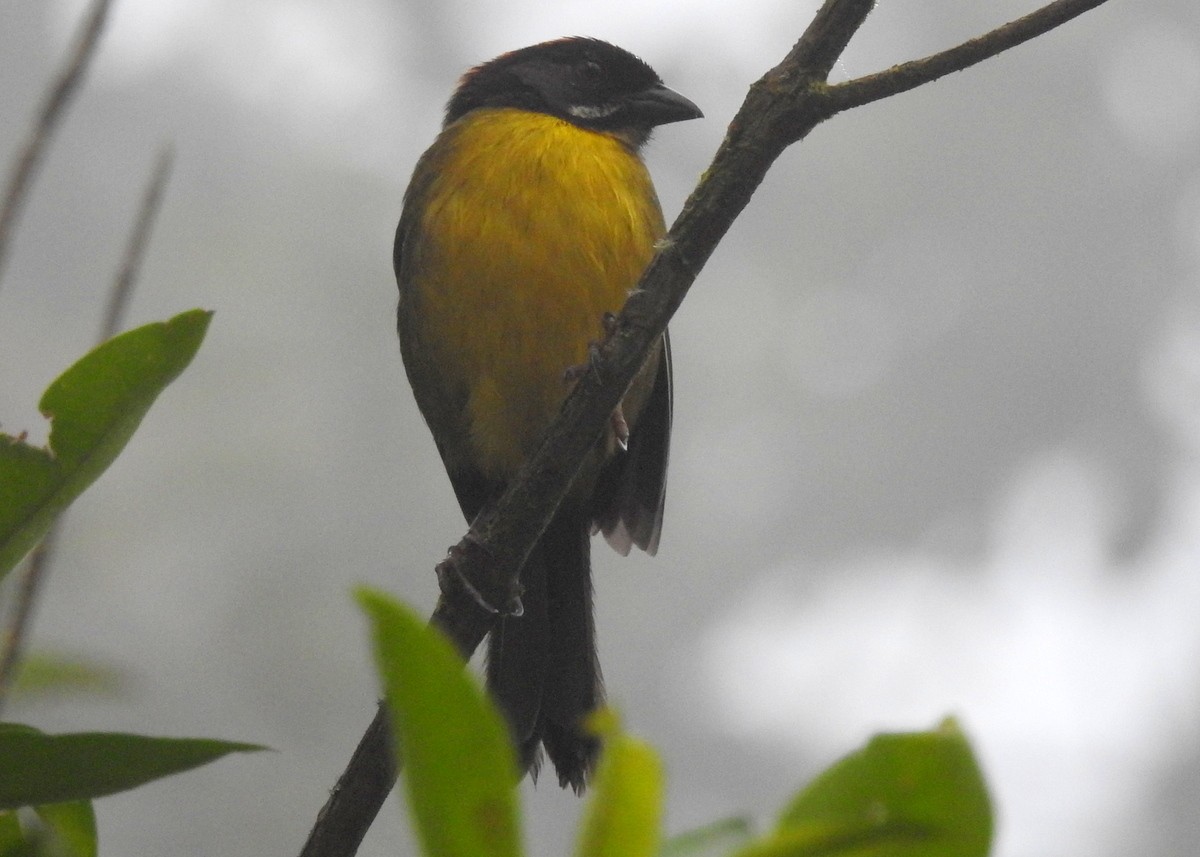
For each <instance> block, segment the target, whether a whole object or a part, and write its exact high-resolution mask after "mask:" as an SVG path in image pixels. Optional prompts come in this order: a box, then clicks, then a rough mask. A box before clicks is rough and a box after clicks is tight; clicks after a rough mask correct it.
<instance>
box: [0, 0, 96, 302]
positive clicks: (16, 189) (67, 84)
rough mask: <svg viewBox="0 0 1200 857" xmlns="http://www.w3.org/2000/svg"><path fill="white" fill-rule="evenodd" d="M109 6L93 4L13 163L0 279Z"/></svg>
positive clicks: (1, 226)
mask: <svg viewBox="0 0 1200 857" xmlns="http://www.w3.org/2000/svg"><path fill="white" fill-rule="evenodd" d="M111 5H112V0H94V2H93V3H92V7H91V9H90V10H89V11H88V15H87V18H86V19H85V20H84V22H83V25H82V26H81V27H80V30H79V35H78V37H77V38H76V40H75V48H74V50H72V51H71V55H70V57H69V58H68V60H67V64H66V65H65V66H64V67H63V69H62V71H60V72H59V75H58V78H57V80H55V82H54V84H53V86H51V88H50V89H49V90H48V91H47V93H46V100H45V101H43V102H42V107H41V110H39V111H38V116H37V121H36V122H35V123H34V126H33V128H31V129H30V131H29V136H28V137H27V138H26V140H25V144H24V145H23V146H22V147H21V151H20V154H19V155H18V156H17V160H16V163H15V164H14V165H13V171H12V174H11V175H10V176H9V178H8V187H7V190H6V191H5V194H4V203H3V205H0V279H2V278H3V276H4V266H5V263H6V262H7V261H8V252H7V251H8V242H9V239H10V237H11V235H12V231H13V228H14V225H15V223H16V220H17V216H18V215H19V214H20V212H21V208H22V206H23V205H24V203H25V198H26V197H27V196H28V192H29V186H30V183H31V181H32V180H33V175H34V172H35V171H36V170H37V166H38V164H39V163H40V162H41V160H42V157H43V155H45V153H46V149H47V148H49V145H50V137H51V135H52V134H53V133H54V129H55V127H56V126H57V125H58V120H59V119H60V118H62V115H63V112H64V110H65V109H66V106H67V103H68V102H69V101H70V100H71V96H72V95H74V94H75V91H76V90H77V89H78V87H79V83H80V81H81V80H82V79H83V73H84V71H85V70H86V69H87V66H88V64H89V63H90V62H91V59H92V57H93V56H94V55H95V53H96V45H97V43H98V42H99V41H100V33H101V32H102V31H103V30H104V22H105V19H106V18H107V17H108V9H109V7H110V6H111Z"/></svg>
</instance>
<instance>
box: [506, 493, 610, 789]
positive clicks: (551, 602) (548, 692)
mask: <svg viewBox="0 0 1200 857" xmlns="http://www.w3.org/2000/svg"><path fill="white" fill-rule="evenodd" d="M590 532H591V521H590V520H589V517H588V516H587V515H586V514H585V513H584V512H583V511H582V510H581V509H578V508H575V507H574V506H572V505H571V504H570V502H569V501H566V502H564V504H563V506H562V507H560V508H559V511H558V514H557V515H555V517H554V519H553V520H552V521H551V522H550V525H549V526H548V527H547V528H546V532H545V533H543V534H542V538H541V541H539V542H538V544H537V547H535V548H534V550H533V553H532V554H530V557H529V560H528V561H527V562H526V564H525V568H524V570H523V571H522V572H521V580H522V583H523V584H524V586H525V595H524V597H523V603H524V605H525V612H524V614H523V615H522V616H520V617H519V618H518V617H507V618H504V619H501V620H500V621H499V622H498V623H497V625H496V628H495V629H494V630H493V631H492V633H491V636H490V638H489V640H488V656H487V682H488V689H489V690H490V691H491V693H492V696H493V698H494V699H495V700H496V701H497V703H498V704H499V706H500V708H501V710H503V711H504V713H505V715H506V716H507V717H508V721H509V726H510V728H511V729H512V732H513V738H514V741H515V743H516V747H517V752H518V762H519V763H520V765H521V767H522V770H526V769H529V770H532V772H533V775H534V776H535V777H536V776H537V771H538V766H539V764H540V755H541V754H540V751H539V746H538V745H539V744H541V745H544V746H545V748H546V754H547V755H548V756H549V757H550V761H551V762H553V763H554V768H555V770H556V771H557V772H558V781H559V783H560V785H562V786H563V787H564V788H565V787H566V786H568V785H570V786H571V788H573V789H574V790H575V792H576V793H579V792H581V791H582V790H583V788H584V785H585V784H586V782H587V778H588V775H589V774H590V773H591V770H592V767H593V765H594V764H595V761H596V756H597V754H598V753H599V750H600V742H599V740H598V739H596V738H595V737H594V736H592V735H590V734H588V733H586V732H585V731H584V730H583V723H582V721H583V718H584V717H586V716H587V714H588V713H590V712H591V711H592V710H593V709H595V708H596V707H597V706H598V705H601V704H602V703H603V701H604V688H603V685H602V683H601V680H600V662H599V660H598V659H597V657H596V630H595V623H594V620H593V617H592V576H591V562H590V556H589V552H590V549H591V546H590V541H591V539H590Z"/></svg>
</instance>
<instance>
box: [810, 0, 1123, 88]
mask: <svg viewBox="0 0 1200 857" xmlns="http://www.w3.org/2000/svg"><path fill="white" fill-rule="evenodd" d="M1105 2H1106V0H1055V2H1053V3H1051V4H1049V5H1048V6H1043V7H1042V8H1041V9H1038V10H1037V11H1035V12H1030V13H1029V14H1028V15H1026V16H1024V17H1023V18H1018V19H1017V20H1015V21H1010V22H1009V23H1007V24H1004V25H1003V26H1000V27H997V28H996V29H994V30H992V31H990V32H987V33H984V34H983V35H982V36H978V37H976V38H974V39H971V40H970V41H967V42H963V43H962V44H961V45H957V46H955V47H953V48H950V49H949V50H945V51H940V52H938V53H936V54H931V55H930V56H927V57H925V58H923V59H919V60H912V61H911V62H906V63H902V64H900V65H897V66H893V67H892V68H889V69H887V70H886V71H881V72H877V73H876V74H868V75H865V76H863V77H859V78H855V79H854V80H848V81H845V82H843V83H838V84H835V85H833V86H831V87H829V88H828V90H826V98H827V99H828V100H829V102H830V104H831V106H833V107H834V108H836V109H837V110H846V109H849V108H851V107H860V106H862V105H864V104H870V103H871V102H872V101H878V100H880V99H881V98H887V97H889V96H892V95H898V94H899V93H901V92H907V91H908V90H910V89H914V88H916V87H918V86H921V85H922V84H925V83H930V82H932V81H934V80H937V79H938V78H940V77H945V76H946V75H948V74H952V73H953V72H956V71H962V70H963V69H966V68H970V67H971V66H973V65H975V64H977V63H980V62H983V60H986V59H990V58H992V57H994V56H996V55H997V54H999V53H1001V52H1002V51H1006V50H1008V49H1009V48H1015V47H1016V46H1017V45H1020V44H1022V43H1024V42H1027V41H1029V40H1030V39H1033V38H1036V37H1038V36H1040V35H1042V34H1043V33H1045V32H1048V31H1049V30H1052V29H1054V28H1055V27H1058V26H1060V25H1062V24H1065V23H1066V22H1067V21H1070V20H1071V19H1072V18H1077V17H1079V16H1080V15H1082V14H1083V13H1084V12H1088V11H1090V10H1092V9H1094V8H1096V7H1097V6H1099V5H1101V4H1103V3H1105Z"/></svg>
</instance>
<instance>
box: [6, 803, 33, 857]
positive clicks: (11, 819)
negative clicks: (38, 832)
mask: <svg viewBox="0 0 1200 857" xmlns="http://www.w3.org/2000/svg"><path fill="white" fill-rule="evenodd" d="M0 857H36V855H35V854H34V851H33V846H32V845H31V844H30V843H29V842H28V841H26V839H25V832H24V831H23V830H21V819H19V818H18V817H17V811H16V810H15V809H14V810H0Z"/></svg>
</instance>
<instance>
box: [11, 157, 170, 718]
mask: <svg viewBox="0 0 1200 857" xmlns="http://www.w3.org/2000/svg"><path fill="white" fill-rule="evenodd" d="M173 158H174V155H173V152H172V148H171V147H170V146H166V147H164V149H163V151H162V152H161V153H160V154H159V157H158V161H157V163H156V164H155V166H154V172H153V174H152V175H151V177H150V182H149V183H148V184H147V186H146V191H145V193H144V194H143V195H142V201H141V204H140V205H139V207H138V214H137V219H136V220H135V221H134V226H133V231H132V232H131V233H130V236H129V241H128V242H127V243H126V246H125V253H124V254H123V255H122V257H121V265H120V267H119V269H118V271H117V276H116V278H115V279H114V280H113V285H112V288H111V289H110V290H109V294H108V306H107V307H106V310H105V313H104V324H103V325H102V326H101V330H100V337H99V342H104V341H106V340H108V339H110V338H111V337H112V336H114V335H115V334H116V332H117V330H119V329H120V327H121V324H122V323H123V320H124V317H125V310H126V308H127V306H128V303H129V295H130V292H131V290H132V288H133V284H134V282H136V280H137V272H138V269H139V268H140V266H141V261H142V257H143V255H144V253H145V249H146V243H147V241H148V240H149V237H150V230H151V227H152V226H153V224H154V218H155V215H156V214H157V213H158V209H159V206H160V203H161V202H162V196H163V191H164V190H165V188H166V183H167V179H168V177H169V176H170V174H171V164H172V161H173ZM62 520H63V518H62V515H59V517H58V518H57V519H56V520H55V521H54V523H53V524H52V525H51V526H50V529H49V530H47V531H46V535H45V536H43V538H42V541H41V543H40V544H39V545H38V546H37V547H36V548H34V550H33V552H32V553H31V554H30V555H29V560H28V561H27V562H26V564H25V571H24V573H23V574H22V575H21V580H20V583H19V584H18V585H17V591H16V597H15V603H14V606H13V617H12V620H11V621H10V622H9V623H8V626H7V628H5V630H4V633H3V635H2V636H0V709H2V708H3V705H4V700H5V697H6V696H7V694H8V691H9V690H10V689H11V687H12V683H13V681H14V680H15V679H16V674H17V670H18V667H19V666H20V664H21V654H22V650H23V648H24V642H25V639H26V637H27V636H28V631H29V624H30V621H31V619H32V617H33V610H34V607H35V605H36V603H37V596H38V592H39V591H40V590H41V587H42V583H43V582H44V581H45V579H46V576H47V575H48V574H49V570H50V561H51V559H52V557H53V556H54V547H55V544H56V543H57V541H58V534H59V530H60V529H61V527H62Z"/></svg>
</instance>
